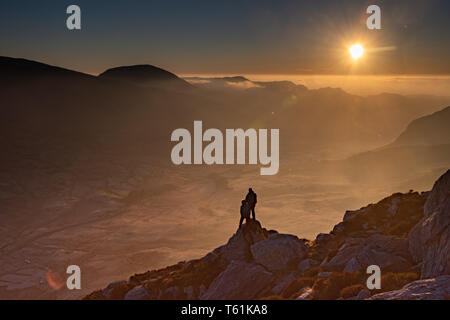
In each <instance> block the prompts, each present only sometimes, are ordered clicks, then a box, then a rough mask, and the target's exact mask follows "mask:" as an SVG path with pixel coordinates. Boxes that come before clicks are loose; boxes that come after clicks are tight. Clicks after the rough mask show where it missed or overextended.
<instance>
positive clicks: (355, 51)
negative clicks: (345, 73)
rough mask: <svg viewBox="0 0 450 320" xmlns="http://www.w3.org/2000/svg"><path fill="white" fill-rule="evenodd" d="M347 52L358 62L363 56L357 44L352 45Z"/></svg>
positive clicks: (360, 46) (360, 47)
mask: <svg viewBox="0 0 450 320" xmlns="http://www.w3.org/2000/svg"><path fill="white" fill-rule="evenodd" d="M349 51H350V54H351V55H352V58H353V59H354V60H358V59H359V58H361V56H362V55H363V54H364V48H363V46H362V45H360V44H359V43H357V44H354V45H352V46H351V47H350V49H349Z"/></svg>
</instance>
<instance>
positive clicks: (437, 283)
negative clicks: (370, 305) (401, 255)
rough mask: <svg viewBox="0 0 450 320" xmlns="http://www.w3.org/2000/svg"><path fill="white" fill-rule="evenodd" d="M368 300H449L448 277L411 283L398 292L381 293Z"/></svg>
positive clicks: (449, 281)
mask: <svg viewBox="0 0 450 320" xmlns="http://www.w3.org/2000/svg"><path fill="white" fill-rule="evenodd" d="M369 299H370V300H444V299H450V275H443V276H439V277H436V278H432V279H425V280H417V281H414V282H411V283H409V284H407V285H406V286H404V287H403V288H401V289H400V290H395V291H389V292H383V293H379V294H376V295H374V296H372V297H370V298H369Z"/></svg>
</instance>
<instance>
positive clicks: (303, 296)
mask: <svg viewBox="0 0 450 320" xmlns="http://www.w3.org/2000/svg"><path fill="white" fill-rule="evenodd" d="M312 295H313V289H312V288H310V287H306V288H303V289H302V290H301V292H300V295H299V296H298V297H297V298H296V299H295V300H311V298H312Z"/></svg>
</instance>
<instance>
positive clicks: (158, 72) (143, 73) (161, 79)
mask: <svg viewBox="0 0 450 320" xmlns="http://www.w3.org/2000/svg"><path fill="white" fill-rule="evenodd" d="M99 77H100V78H106V79H113V80H121V81H128V82H133V83H135V84H140V85H161V84H165V83H171V84H173V83H176V84H178V85H179V86H184V87H190V86H191V85H190V84H189V83H187V82H186V81H184V80H182V79H180V78H179V77H178V76H177V75H175V74H173V73H171V72H169V71H167V70H164V69H161V68H158V67H155V66H152V65H149V64H141V65H132V66H122V67H115V68H111V69H108V70H106V71H105V72H103V73H101V74H100V75H99Z"/></svg>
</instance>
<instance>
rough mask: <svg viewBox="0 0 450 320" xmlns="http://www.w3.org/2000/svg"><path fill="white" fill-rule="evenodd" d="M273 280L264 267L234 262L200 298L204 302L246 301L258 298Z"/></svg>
mask: <svg viewBox="0 0 450 320" xmlns="http://www.w3.org/2000/svg"><path fill="white" fill-rule="evenodd" d="M272 280H273V276H272V273H270V272H268V271H267V270H266V269H264V267H262V266H260V265H258V264H255V263H247V262H244V261H236V260H235V261H232V262H231V263H230V264H229V265H228V267H227V268H226V269H225V271H223V272H222V273H220V274H219V275H218V276H217V278H216V279H214V281H213V282H212V283H211V285H210V286H209V288H208V289H207V290H206V292H205V293H203V294H202V295H201V296H200V299H202V300H246V299H255V298H258V294H260V293H261V292H262V291H263V290H265V289H266V288H268V287H269V286H270V285H271V283H272Z"/></svg>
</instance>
